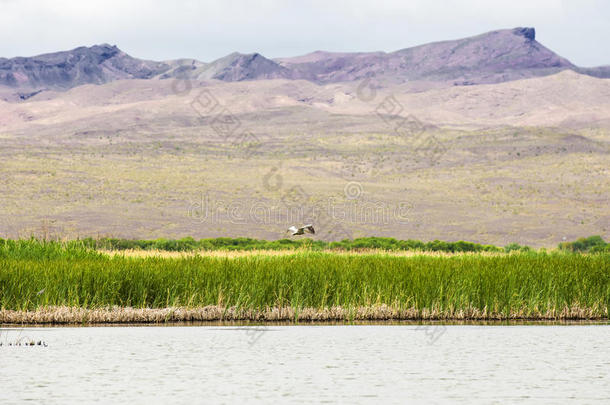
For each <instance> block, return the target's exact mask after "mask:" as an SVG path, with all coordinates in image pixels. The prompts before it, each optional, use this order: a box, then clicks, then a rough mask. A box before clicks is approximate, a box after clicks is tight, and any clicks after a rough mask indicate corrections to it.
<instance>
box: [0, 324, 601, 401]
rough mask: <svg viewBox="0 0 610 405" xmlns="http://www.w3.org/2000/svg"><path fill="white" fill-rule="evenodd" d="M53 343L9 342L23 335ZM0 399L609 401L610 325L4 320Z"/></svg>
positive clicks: (0, 356)
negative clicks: (7, 323)
mask: <svg viewBox="0 0 610 405" xmlns="http://www.w3.org/2000/svg"><path fill="white" fill-rule="evenodd" d="M25 336H27V337H28V338H32V339H35V340H44V341H45V342H46V343H47V344H48V346H47V347H42V346H34V347H6V343H7V342H12V341H16V340H18V339H19V338H20V337H25ZM0 342H3V343H4V345H3V346H2V347H0V381H1V383H0V404H12V403H23V402H26V401H32V402H34V403H45V404H53V403H62V404H63V403H79V404H80V403H92V402H98V403H134V404H156V403H183V404H197V403H269V402H275V403H311V402H314V403H346V404H352V403H380V402H384V403H464V404H473V403H485V404H489V403H498V404H505V403H565V402H570V403H583V404H591V403H603V404H608V403H610V325H584V326H583V325H577V326H574V325H570V326H548V325H544V326H541V325H538V326H532V325H516V326H477V325H451V326H438V325H435V326H414V325H371V326H267V327H234V326H222V327H220V326H184V327H177V326H173V327H88V328H84V327H76V328H30V329H25V330H18V329H6V328H5V329H1V333H0Z"/></svg>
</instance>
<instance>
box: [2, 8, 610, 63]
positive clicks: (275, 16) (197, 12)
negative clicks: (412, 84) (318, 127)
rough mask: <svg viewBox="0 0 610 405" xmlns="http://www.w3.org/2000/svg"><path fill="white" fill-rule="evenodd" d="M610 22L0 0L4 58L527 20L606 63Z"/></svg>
mask: <svg viewBox="0 0 610 405" xmlns="http://www.w3.org/2000/svg"><path fill="white" fill-rule="evenodd" d="M609 21H610V1H608V0H510V1H505V0H493V1H491V0H461V1H458V0H446V1H442V0H386V1H383V0H380V1H375V0H353V1H347V0H337V1H333V0H294V1H293V0H285V1H280V0H255V1H242V0H218V1H216V0H210V1H194V0H185V1H179V0H177V1H171V0H105V1H95V0H55V1H43V0H0V38H1V40H0V57H13V56H30V55H36V54H40V53H45V52H54V51H57V50H66V49H72V48H75V47H77V46H81V45H87V46H89V45H93V44H100V43H110V44H112V45H117V46H118V47H119V48H121V49H122V50H124V51H125V52H127V53H129V54H131V55H132V56H135V57H139V58H147V59H155V60H164V59H174V58H180V57H189V58H196V59H199V60H202V61H211V60H214V59H216V58H219V57H222V56H225V55H226V54H228V53H231V52H234V51H238V52H243V53H250V52H259V53H261V54H263V55H264V56H266V57H280V56H295V55H300V54H305V53H308V52H312V51H315V50H320V49H322V50H330V51H378V50H382V51H394V50H397V49H402V48H406V47H409V46H414V45H420V44H423V43H426V42H432V41H439V40H445V39H456V38H461V37H466V36H471V35H476V34H480V33H483V32H487V31H491V30H495V29H500V28H513V27H518V26H528V27H535V28H536V37H537V40H538V41H540V42H541V43H542V44H544V45H545V46H547V47H548V48H550V49H552V50H553V51H555V52H557V53H559V54H560V55H562V56H564V57H566V58H568V59H569V60H571V61H572V62H573V63H576V64H578V65H581V66H595V65H604V64H610V24H609Z"/></svg>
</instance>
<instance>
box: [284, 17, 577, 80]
mask: <svg viewBox="0 0 610 405" xmlns="http://www.w3.org/2000/svg"><path fill="white" fill-rule="evenodd" d="M535 35H536V34H535V30H534V28H515V29H511V30H499V31H492V32H488V33H485V34H482V35H478V36H475V37H470V38H465V39H459V40H454V41H443V42H435V43H431V44H427V45H421V46H417V47H414V48H406V49H402V50H399V51H396V52H392V53H384V52H373V53H353V54H350V53H329V52H320V51H318V52H314V53H312V54H309V55H305V56H299V57H296V58H281V59H277V61H278V62H279V63H280V64H281V65H282V66H285V67H287V68H289V69H291V70H293V71H295V72H297V76H300V77H301V78H304V79H310V80H312V79H313V80H316V81H319V82H322V83H334V82H342V81H353V80H360V79H364V78H366V77H381V78H386V79H389V80H391V81H398V82H406V81H411V80H433V81H449V80H460V81H461V82H460V83H459V84H478V83H498V82H503V81H509V80H515V79H522V78H527V77H533V76H546V75H549V74H553V73H557V72H558V71H561V70H565V69H575V68H576V66H574V65H573V64H572V63H570V62H569V61H568V60H566V59H564V58H562V57H560V56H558V55H556V54H555V53H553V52H552V51H550V50H549V49H547V48H545V47H544V46H543V45H541V44H540V43H539V42H537V41H536V39H535Z"/></svg>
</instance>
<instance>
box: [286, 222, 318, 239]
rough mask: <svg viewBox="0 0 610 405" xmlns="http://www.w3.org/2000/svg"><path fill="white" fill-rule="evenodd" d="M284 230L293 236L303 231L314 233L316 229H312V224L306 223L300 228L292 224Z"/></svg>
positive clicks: (301, 233)
mask: <svg viewBox="0 0 610 405" xmlns="http://www.w3.org/2000/svg"><path fill="white" fill-rule="evenodd" d="M286 232H290V233H291V234H292V236H295V235H303V234H304V233H305V232H308V233H316V230H315V229H313V225H312V224H308V225H303V226H302V227H300V228H297V227H296V226H294V225H293V226H291V227H290V228H288V230H287V231H286Z"/></svg>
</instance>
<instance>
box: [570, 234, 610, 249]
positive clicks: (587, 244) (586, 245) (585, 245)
mask: <svg viewBox="0 0 610 405" xmlns="http://www.w3.org/2000/svg"><path fill="white" fill-rule="evenodd" d="M559 249H560V250H564V251H568V252H588V253H600V252H610V243H606V242H605V241H604V239H602V237H601V236H599V235H595V236H589V237H588V238H579V239H577V240H575V241H574V242H562V243H560V244H559Z"/></svg>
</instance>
